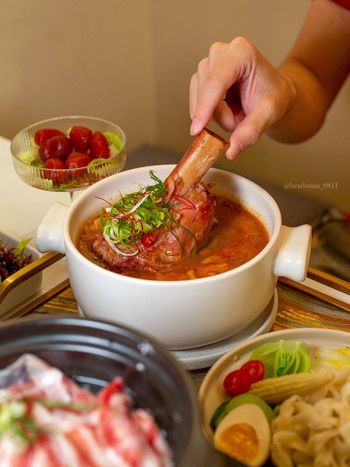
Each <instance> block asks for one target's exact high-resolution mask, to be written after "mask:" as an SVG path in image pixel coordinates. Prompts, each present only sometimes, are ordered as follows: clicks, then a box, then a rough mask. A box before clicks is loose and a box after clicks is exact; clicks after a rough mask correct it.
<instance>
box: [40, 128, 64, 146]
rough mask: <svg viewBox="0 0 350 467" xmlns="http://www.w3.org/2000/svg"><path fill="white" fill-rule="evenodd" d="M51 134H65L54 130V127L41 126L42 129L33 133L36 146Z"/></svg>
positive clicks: (50, 136) (51, 135)
mask: <svg viewBox="0 0 350 467" xmlns="http://www.w3.org/2000/svg"><path fill="white" fill-rule="evenodd" d="M53 136H65V134H64V133H63V132H62V131H60V130H56V129H55V128H43V129H42V130H37V131H36V132H35V134H34V141H35V142H36V144H37V145H38V146H40V145H41V144H42V143H43V142H44V141H46V140H47V139H49V138H52V137H53Z"/></svg>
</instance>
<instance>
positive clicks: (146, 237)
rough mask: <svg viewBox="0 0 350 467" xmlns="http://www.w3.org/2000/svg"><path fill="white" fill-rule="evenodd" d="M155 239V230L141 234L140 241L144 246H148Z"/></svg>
mask: <svg viewBox="0 0 350 467" xmlns="http://www.w3.org/2000/svg"><path fill="white" fill-rule="evenodd" d="M156 240H157V234H156V233H155V232H147V233H145V234H143V235H142V237H141V243H142V245H143V246H145V247H146V248H150V247H151V246H152V245H153V244H154V242H155V241H156Z"/></svg>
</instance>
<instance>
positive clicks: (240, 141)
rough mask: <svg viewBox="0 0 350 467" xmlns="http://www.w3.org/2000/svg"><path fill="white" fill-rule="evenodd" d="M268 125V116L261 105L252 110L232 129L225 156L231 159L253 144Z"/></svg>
mask: <svg viewBox="0 0 350 467" xmlns="http://www.w3.org/2000/svg"><path fill="white" fill-rule="evenodd" d="M269 125H270V118H269V117H268V116H267V113H266V109H264V108H263V106H259V108H255V109H254V110H252V112H251V113H250V114H248V115H247V116H246V117H245V118H244V119H243V120H242V121H241V122H240V123H239V124H238V126H237V127H236V129H235V130H234V131H233V133H232V135H231V137H230V147H229V148H228V150H227V151H226V156H227V158H228V159H231V160H232V159H234V158H235V157H236V156H238V154H240V153H241V152H242V151H244V150H245V149H247V148H249V147H250V146H253V145H254V144H255V143H256V142H257V141H258V140H259V138H260V137H261V135H262V134H263V132H264V131H265V130H266V129H267V128H268V127H269Z"/></svg>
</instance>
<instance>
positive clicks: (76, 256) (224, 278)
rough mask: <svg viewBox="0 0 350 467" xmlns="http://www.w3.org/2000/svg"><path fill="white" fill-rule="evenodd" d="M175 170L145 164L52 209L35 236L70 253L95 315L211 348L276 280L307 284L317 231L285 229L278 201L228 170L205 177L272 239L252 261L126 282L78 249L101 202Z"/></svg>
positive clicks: (77, 288)
mask: <svg viewBox="0 0 350 467" xmlns="http://www.w3.org/2000/svg"><path fill="white" fill-rule="evenodd" d="M172 168H173V166H172V165H159V166H152V167H140V168H137V169H133V170H129V171H125V172H121V173H119V174H116V175H113V176H111V177H108V178H106V179H104V180H101V181H100V182H98V183H96V184H94V185H92V186H91V187H90V188H88V189H87V190H86V191H85V192H84V193H83V194H82V195H81V196H80V197H79V198H77V199H76V200H75V201H74V202H73V203H72V205H71V206H70V207H69V208H67V207H66V206H63V205H60V204H56V205H54V206H53V207H52V208H51V209H50V211H49V212H48V214H47V216H46V217H45V219H44V221H43V223H42V224H41V225H40V227H39V229H38V232H37V247H38V249H39V250H40V251H48V250H57V251H60V252H62V253H65V254H66V257H67V264H68V272H69V278H70V282H71V286H72V288H73V292H74V295H75V297H76V299H77V301H78V303H79V305H80V307H81V309H82V310H83V312H84V315H85V316H86V317H89V318H94V319H101V320H107V321H111V322H116V323H122V324H125V325H128V326H132V327H134V328H136V329H139V330H141V331H143V332H146V333H148V334H150V335H152V336H154V337H156V338H158V339H160V340H161V341H162V342H163V343H164V344H165V345H166V346H167V347H168V348H170V349H181V348H191V347H197V346H201V345H207V344H209V343H211V342H215V341H218V340H220V339H223V338H225V337H227V336H229V335H232V334H234V333H237V332H239V331H240V330H241V329H243V328H244V327H246V326H248V325H249V324H250V323H251V322H252V321H253V320H254V319H256V318H257V316H258V315H259V314H260V313H261V312H262V311H263V310H264V308H265V307H266V305H267V304H268V302H269V301H270V299H271V298H272V296H273V293H274V289H275V287H276V280H277V277H278V276H284V277H288V278H291V279H294V280H297V281H301V280H304V278H305V274H306V268H307V264H308V259H309V255H310V240H311V227H310V226H308V225H303V226H300V227H296V228H289V227H284V226H282V223H281V214H280V211H279V208H278V206H277V204H276V202H275V201H274V200H273V198H272V197H271V196H270V195H269V194H268V193H267V192H266V191H265V190H263V189H262V188H261V187H259V186H258V185H256V184H255V183H253V182H251V181H249V180H247V179H245V178H243V177H240V176H238V175H235V174H233V173H231V172H227V171H224V170H218V169H211V170H210V171H209V172H208V173H207V175H206V176H205V177H204V180H205V181H206V182H210V183H213V184H214V187H215V191H216V192H217V193H218V194H226V195H229V196H230V197H232V196H234V197H235V198H237V199H238V200H240V201H241V202H242V203H243V204H244V205H245V206H247V207H249V208H250V209H251V210H253V211H254V212H255V213H257V215H258V216H259V217H260V218H261V220H262V221H263V223H264V224H265V226H266V228H267V230H268V233H269V237H270V240H269V242H268V244H267V245H266V247H265V248H264V249H263V250H262V251H261V252H260V253H259V254H258V255H257V256H255V257H254V258H253V259H251V260H250V261H249V262H247V263H245V264H243V265H242V266H239V267H238V268H236V269H233V270H231V271H227V272H225V273H222V274H218V275H216V276H211V277H207V278H202V279H194V280H187V281H171V282H169V281H152V280H144V279H137V278H133V277H127V276H123V275H120V274H117V273H115V272H111V271H108V270H106V269H103V268H101V267H100V266H97V265H96V264H94V263H92V262H91V261H89V260H88V259H87V258H85V257H84V256H83V255H82V254H81V253H79V251H78V250H77V248H76V246H75V245H76V242H77V239H78V237H79V233H80V231H81V229H82V227H83V225H84V224H85V223H86V222H87V221H88V220H89V219H91V218H92V217H94V216H96V215H97V214H98V212H99V211H100V209H101V208H102V207H103V206H105V202H104V201H103V199H105V200H106V199H115V198H116V197H117V196H118V194H119V193H128V192H132V191H135V189H136V188H137V184H149V182H150V178H149V171H150V170H151V169H152V170H154V171H155V172H156V174H157V175H158V176H159V177H160V178H162V179H165V178H166V176H167V175H168V174H169V173H170V171H171V170H172Z"/></svg>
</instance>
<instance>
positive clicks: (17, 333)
mask: <svg viewBox="0 0 350 467" xmlns="http://www.w3.org/2000/svg"><path fill="white" fill-rule="evenodd" d="M24 353H33V354H35V355H37V356H39V357H41V358H42V359H44V360H45V361H47V362H48V363H50V364H51V365H53V366H56V367H57V368H59V369H60V370H62V371H63V372H64V373H65V374H66V375H67V376H69V377H71V378H72V379H73V380H75V381H76V382H77V383H78V384H80V385H82V386H84V387H87V388H88V389H90V390H91V391H92V392H97V391H98V390H99V389H101V388H102V387H104V386H105V385H106V384H107V383H108V382H109V381H111V380H112V379H113V378H114V377H115V376H117V375H118V376H121V377H122V378H123V379H124V381H125V386H126V388H127V390H128V391H129V392H130V394H131V396H132V398H133V400H134V401H135V405H136V406H140V407H143V408H147V409H149V410H150V411H151V413H152V415H153V416H154V417H155V419H156V421H157V423H158V424H159V426H160V427H161V428H162V429H163V430H165V432H166V436H167V441H168V443H169V445H170V448H171V450H172V453H173V458H174V462H175V465H176V466H180V467H197V466H198V467H200V466H208V467H212V466H215V467H216V466H221V465H237V464H235V463H230V461H228V460H225V459H224V458H223V457H221V456H219V455H218V454H217V453H215V452H214V451H213V450H212V449H211V448H210V447H209V446H208V444H207V443H206V442H205V441H204V439H203V437H202V434H201V428H200V417H199V409H198V406H197V397H196V394H195V392H194V389H193V387H192V381H191V380H190V378H189V376H188V374H187V373H186V371H185V370H184V369H183V368H182V367H181V366H180V365H179V364H178V363H177V362H176V360H175V359H174V358H173V357H172V356H171V355H170V353H169V352H168V351H167V350H166V349H165V348H163V346H162V345H161V344H159V343H158V342H155V340H154V339H151V338H149V337H147V336H145V335H142V334H140V333H138V332H134V331H132V330H131V329H128V328H126V327H123V326H118V325H116V324H109V323H105V322H100V321H91V320H85V319H84V320H83V319H74V318H56V319H42V320H28V321H24V322H21V323H16V324H11V325H7V326H3V327H1V328H0V368H4V367H5V366H7V365H9V364H10V363H12V362H13V361H15V360H16V359H17V358H18V357H20V356H21V355H23V354H24ZM227 462H229V464H227Z"/></svg>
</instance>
